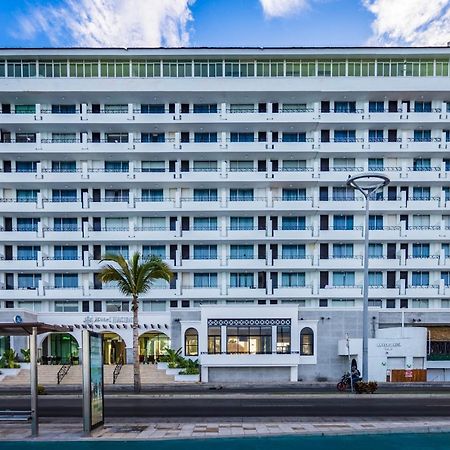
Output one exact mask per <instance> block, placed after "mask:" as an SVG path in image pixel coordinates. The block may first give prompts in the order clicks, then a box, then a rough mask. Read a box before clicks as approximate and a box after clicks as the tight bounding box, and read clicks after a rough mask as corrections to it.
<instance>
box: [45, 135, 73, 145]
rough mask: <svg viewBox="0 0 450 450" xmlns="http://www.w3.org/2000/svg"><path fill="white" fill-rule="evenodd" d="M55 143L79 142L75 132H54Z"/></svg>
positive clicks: (53, 141) (53, 139) (53, 140)
mask: <svg viewBox="0 0 450 450" xmlns="http://www.w3.org/2000/svg"><path fill="white" fill-rule="evenodd" d="M51 142H52V143H53V144H73V143H74V142H77V135H76V134H75V133H52V140H51Z"/></svg>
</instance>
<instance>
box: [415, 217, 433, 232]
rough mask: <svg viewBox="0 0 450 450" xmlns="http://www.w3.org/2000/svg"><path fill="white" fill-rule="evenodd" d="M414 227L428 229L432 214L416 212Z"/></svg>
mask: <svg viewBox="0 0 450 450" xmlns="http://www.w3.org/2000/svg"><path fill="white" fill-rule="evenodd" d="M412 226H413V227H416V228H418V229H427V228H429V227H430V216H429V215H428V214H414V215H413V225H412Z"/></svg>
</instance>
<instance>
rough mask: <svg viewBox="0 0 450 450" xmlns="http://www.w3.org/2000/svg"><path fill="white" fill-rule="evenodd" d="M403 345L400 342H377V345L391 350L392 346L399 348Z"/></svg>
mask: <svg viewBox="0 0 450 450" xmlns="http://www.w3.org/2000/svg"><path fill="white" fill-rule="evenodd" d="M401 346H402V344H401V343H400V342H379V343H378V344H377V347H383V348H385V349H386V350H389V349H391V348H398V347H401Z"/></svg>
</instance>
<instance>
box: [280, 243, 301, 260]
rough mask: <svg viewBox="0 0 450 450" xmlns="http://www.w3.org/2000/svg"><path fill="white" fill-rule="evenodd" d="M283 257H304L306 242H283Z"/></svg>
mask: <svg viewBox="0 0 450 450" xmlns="http://www.w3.org/2000/svg"><path fill="white" fill-rule="evenodd" d="M281 258H282V259H304V258H306V249H305V245H304V244H297V245H296V244H283V245H282V247H281Z"/></svg>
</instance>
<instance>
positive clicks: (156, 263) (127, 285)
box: [99, 252, 173, 392]
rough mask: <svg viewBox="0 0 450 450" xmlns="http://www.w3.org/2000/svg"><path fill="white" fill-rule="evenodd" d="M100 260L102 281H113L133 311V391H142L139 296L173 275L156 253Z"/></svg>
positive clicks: (106, 257) (111, 256)
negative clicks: (102, 266)
mask: <svg viewBox="0 0 450 450" xmlns="http://www.w3.org/2000/svg"><path fill="white" fill-rule="evenodd" d="M102 262H106V263H107V264H106V266H105V267H104V268H103V269H102V271H101V272H100V275H99V278H100V280H101V281H102V282H103V283H109V282H116V283H117V286H118V288H119V290H120V292H121V293H122V294H124V295H126V296H128V297H131V310H132V312H133V365H134V370H133V372H134V380H133V381H134V391H135V392H140V390H141V373H140V365H139V316H138V310H139V297H140V296H141V295H142V294H145V293H146V292H148V291H149V290H150V288H151V286H152V283H153V282H154V281H155V280H161V279H162V280H166V281H170V279H171V278H172V276H173V274H172V271H171V270H170V267H169V266H168V265H167V264H166V263H165V262H163V261H162V260H161V258H158V257H156V256H152V257H151V258H149V259H146V260H141V255H140V253H139V252H136V253H134V254H133V255H132V257H131V259H130V260H129V261H127V260H126V259H125V258H124V257H123V256H122V255H105V256H104V258H103V259H102Z"/></svg>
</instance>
